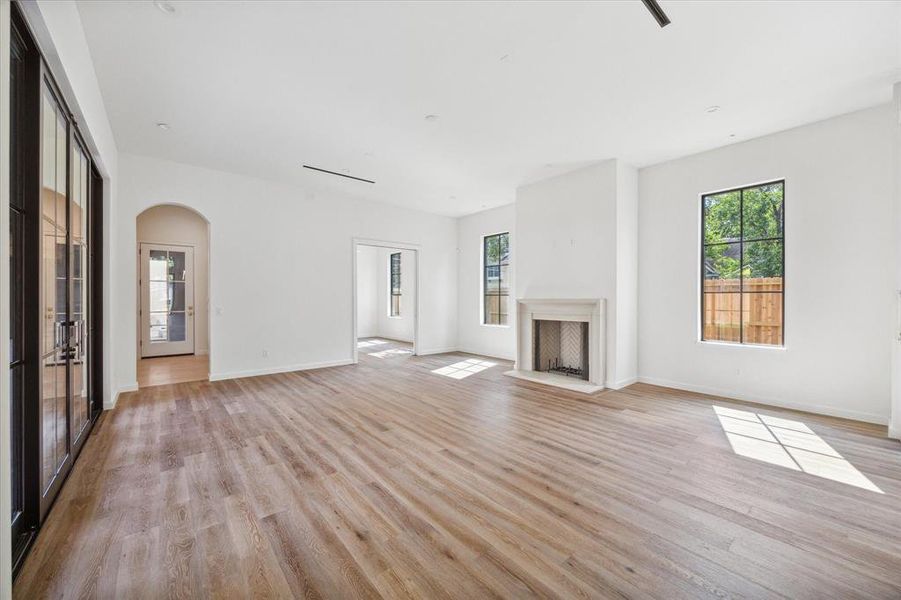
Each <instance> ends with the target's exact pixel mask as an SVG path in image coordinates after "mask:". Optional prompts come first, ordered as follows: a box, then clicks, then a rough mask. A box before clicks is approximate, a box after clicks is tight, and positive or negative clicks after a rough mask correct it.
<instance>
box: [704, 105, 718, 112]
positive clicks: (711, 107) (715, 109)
mask: <svg viewBox="0 0 901 600" xmlns="http://www.w3.org/2000/svg"><path fill="white" fill-rule="evenodd" d="M719 109H720V107H719V106H717V105H715V104H714V105H713V106H708V107H707V108H706V109H704V110H705V112H709V113H715V112H717V111H719Z"/></svg>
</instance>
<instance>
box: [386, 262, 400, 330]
mask: <svg viewBox="0 0 901 600" xmlns="http://www.w3.org/2000/svg"><path fill="white" fill-rule="evenodd" d="M388 286H389V290H388V292H389V296H388V300H389V303H388V316H389V317H400V316H401V314H400V297H401V253H400V252H392V253H391V255H390V257H389V258H388Z"/></svg>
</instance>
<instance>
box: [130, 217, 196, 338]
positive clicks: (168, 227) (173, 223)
mask: <svg viewBox="0 0 901 600" xmlns="http://www.w3.org/2000/svg"><path fill="white" fill-rule="evenodd" d="M137 228H138V229H137V236H138V243H139V244H140V243H141V242H148V243H158V244H177V245H180V246H191V247H193V248H194V298H193V304H192V305H193V306H194V353H195V354H209V352H210V345H209V317H210V312H209V285H208V284H209V268H208V267H209V233H208V229H209V228H208V227H207V223H206V221H204V219H203V217H201V216H200V215H199V214H197V213H196V212H194V211H193V210H190V209H187V208H184V207H181V206H173V205H171V204H167V205H162V206H154V207H152V208H149V209H147V210H145V211H144V212H142V213H141V214H140V215H138V218H137ZM135 253H137V249H135ZM140 307H141V301H140V298H139V299H138V300H137V304H136V308H135V323H136V324H137V323H139V319H138V313H137V311H138V310H139V309H140ZM137 335H138V340H139V341H140V325H138V333H137ZM138 352H139V354H138V355H139V356H140V348H139V349H138Z"/></svg>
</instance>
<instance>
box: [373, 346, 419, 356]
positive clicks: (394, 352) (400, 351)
mask: <svg viewBox="0 0 901 600" xmlns="http://www.w3.org/2000/svg"><path fill="white" fill-rule="evenodd" d="M410 354H413V351H412V350H410V349H408V348H388V349H387V350H382V351H381V352H370V353H369V356H374V357H376V358H388V357H390V356H407V355H410Z"/></svg>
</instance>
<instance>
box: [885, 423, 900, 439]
mask: <svg viewBox="0 0 901 600" xmlns="http://www.w3.org/2000/svg"><path fill="white" fill-rule="evenodd" d="M888 437H890V438H892V439H893V440H901V429H898V428H896V427H892V426H891V425H889V426H888Z"/></svg>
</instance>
